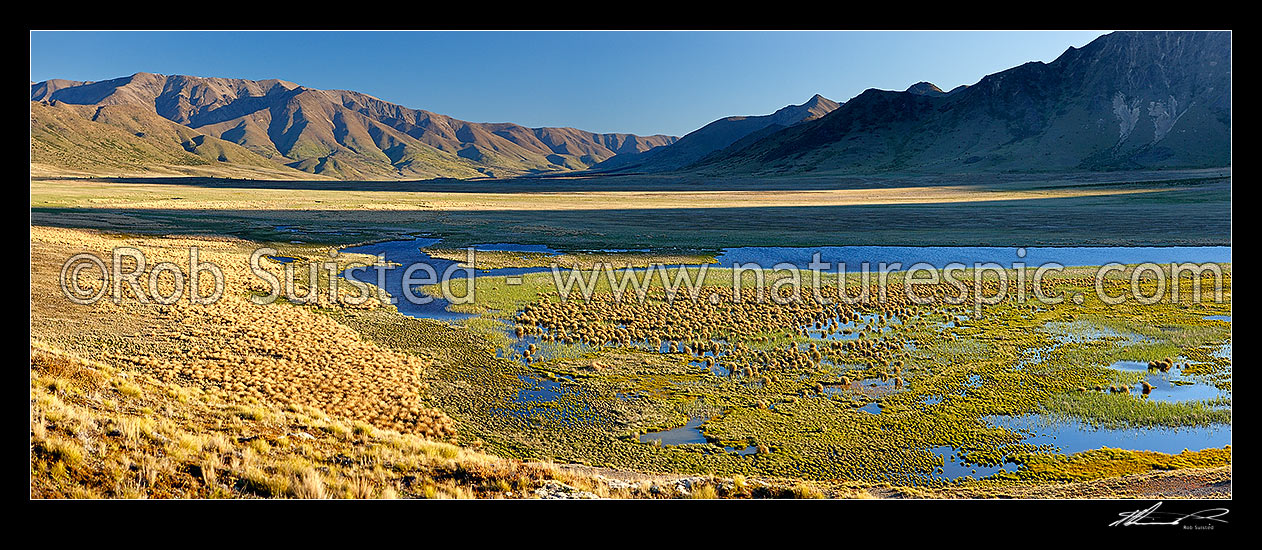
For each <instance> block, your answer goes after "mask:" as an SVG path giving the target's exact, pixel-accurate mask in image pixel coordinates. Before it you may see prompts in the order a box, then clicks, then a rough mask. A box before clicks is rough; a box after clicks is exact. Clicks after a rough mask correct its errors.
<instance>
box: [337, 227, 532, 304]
mask: <svg viewBox="0 0 1262 550" xmlns="http://www.w3.org/2000/svg"><path fill="white" fill-rule="evenodd" d="M438 241H439V239H431V238H425V237H421V238H416V239H412V240H404V241H385V242H379V243H372V244H366V245H361V246H352V247H348V248H344V249H342V252H346V253H351V254H369V255H372V256H377V257H379V258H382V259H384V260H385V261H386V262H390V263H392V264H397V265H390V266H388V267H385V268H382V269H380V271H379V270H378V269H375V268H359V269H356V268H350V269H347V270H346V271H344V272H343V273H342V276H343V277H346V278H353V279H355V280H357V281H360V282H364V283H368V284H371V285H376V286H379V287H381V288H383V289H385V291H386V293H388V294H390V296H391V297H392V299H393V300H394V305H395V306H396V307H398V308H399V313H402V314H404V315H408V316H411V317H420V318H426V319H438V320H442V321H455V320H460V319H468V318H470V317H473V316H474V315H472V314H468V313H457V312H452V311H448V309H447V306H448V305H450V304H449V303H448V301H447V300H445V299H443V298H437V297H433V296H429V295H427V294H425V293H423V292H421V291H420V290H419V288H420V287H422V286H426V285H431V284H435V283H438V282H439V281H441V280H442V279H443V277H444V276H446V277H447V278H449V279H464V278H470V277H478V276H483V277H493V276H512V275H524V274H527V273H539V272H544V271H548V268H546V267H531V268H504V269H488V270H477V273H475V270H473V269H469V268H462V267H460V266H459V262H456V261H452V260H445V259H442V258H434V257H432V256H430V255H429V254H426V253H424V252H422V251H421V249H422V248H424V247H427V246H432V245H434V244H435V243H437V242H438ZM414 265H426V266H429V269H426V268H420V269H416V270H415V271H413V273H411V279H412V281H411V282H412V284H409V285H408V289H406V290H405V289H404V288H403V278H404V277H403V276H404V275H405V274H406V273H407V270H408V269H409V268H411V267H412V266H414ZM474 297H475V298H476V295H475V296H474ZM455 298H457V299H459V298H462V297H461V296H455Z"/></svg>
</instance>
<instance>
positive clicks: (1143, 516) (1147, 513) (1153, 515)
mask: <svg viewBox="0 0 1262 550" xmlns="http://www.w3.org/2000/svg"><path fill="white" fill-rule="evenodd" d="M1160 507H1161V502H1158V503H1156V504H1154V505H1152V506H1151V507H1149V508H1147V509H1144V510H1132V511H1130V512H1122V513H1120V514H1118V515H1119V516H1122V518H1121V519H1119V520H1117V521H1115V522H1113V523H1110V524H1109V527H1119V526H1121V527H1128V526H1131V525H1179V524H1180V522H1182V521H1184V520H1204V521H1216V522H1220V523H1227V520H1225V519H1222V517H1223V516H1225V515H1227V512H1228V510H1227V509H1226V508H1209V509H1206V510H1201V511H1199V512H1193V513H1191V514H1177V513H1172V512H1158V511H1157V509H1158V508H1160Z"/></svg>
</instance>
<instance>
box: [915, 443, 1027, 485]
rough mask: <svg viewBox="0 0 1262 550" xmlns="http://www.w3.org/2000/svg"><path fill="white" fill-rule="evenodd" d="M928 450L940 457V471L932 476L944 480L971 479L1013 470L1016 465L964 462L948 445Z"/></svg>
mask: <svg viewBox="0 0 1262 550" xmlns="http://www.w3.org/2000/svg"><path fill="white" fill-rule="evenodd" d="M929 452H931V453H933V454H935V455H938V456H939V457H941V458H942V472H941V473H938V472H934V473H933V475H932V476H930V477H933V478H937V479H942V480H946V481H955V480H957V479H960V478H964V477H972V478H973V479H982V478H986V477H990V476H993V475H995V474H997V473H999V472H1001V471H1008V472H1015V471H1017V465H1016V464H1011V463H1007V462H1005V463H1003V464H999V465H998V466H982V465H980V464H966V463H965V462H964V460H963V459H961V458H960V457H959V455H958V454H957V453H956V450H955V449H954V448H952V447H950V446H942V447H934V448H932V449H929Z"/></svg>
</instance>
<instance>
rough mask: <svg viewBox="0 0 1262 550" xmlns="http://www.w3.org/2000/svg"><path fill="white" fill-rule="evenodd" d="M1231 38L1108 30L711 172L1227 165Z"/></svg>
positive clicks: (840, 119) (785, 139)
mask: <svg viewBox="0 0 1262 550" xmlns="http://www.w3.org/2000/svg"><path fill="white" fill-rule="evenodd" d="M1230 143H1231V36H1230V34H1229V33H1214V32H1170V33H1162V32H1118V33H1112V34H1109V35H1106V36H1102V37H1100V38H1098V39H1096V40H1094V41H1092V42H1091V43H1090V44H1088V45H1086V46H1084V47H1083V48H1081V49H1075V48H1070V49H1069V50H1068V51H1066V52H1065V53H1064V54H1062V55H1061V56H1060V57H1059V58H1057V59H1056V60H1055V61H1053V62H1051V63H1041V62H1031V63H1026V64H1024V65H1021V66H1019V67H1015V68H1012V69H1009V70H1006V71H1003V72H1000V73H996V74H992V75H989V76H986V77H984V78H982V79H981V81H979V82H978V83H976V84H974V85H972V86H967V87H962V88H957V89H954V90H952V91H951V92H949V93H943V92H942V90H940V89H938V88H937V87H936V86H933V85H931V84H928V83H921V84H917V85H915V86H912V87H911V88H910V89H908V90H907V91H904V92H892V91H882V90H868V91H866V92H864V93H862V94H860V95H859V96H857V97H855V98H853V99H851V100H850V101H847V102H846V103H845V104H844V105H842V106H841V107H839V108H837V109H836V110H834V111H832V112H831V113H829V114H827V115H825V116H823V117H820V118H819V119H817V120H814V121H809V122H804V123H802V124H798V125H795V126H791V127H788V128H785V129H782V130H780V131H777V132H774V133H772V134H770V135H766V136H764V137H762V138H760V139H757V140H755V141H753V142H746V143H738V144H736V145H737V146H729V147H728V148H726V149H724V150H722V151H720V152H718V153H716V154H713V155H710V156H709V157H707V158H706V159H704V160H703V161H702V162H700V163H698V164H696V165H693V166H692V168H694V169H698V170H701V171H703V172H706V173H712V174H725V173H785V172H813V171H844V172H855V173H882V172H935V173H952V172H972V171H1029V172H1038V171H1069V170H1117V169H1150V168H1185V167H1186V168H1192V167H1214V166H1228V165H1230V162H1231V148H1230Z"/></svg>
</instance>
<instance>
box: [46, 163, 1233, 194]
mask: <svg viewBox="0 0 1262 550" xmlns="http://www.w3.org/2000/svg"><path fill="white" fill-rule="evenodd" d="M1228 178H1230V169H1229V168H1221V169H1200V170H1182V171H1178V170H1174V171H1158V172H1087V173H1074V174H952V175H870V176H854V175H811V174H800V175H792V176H759V177H752V176H736V177H733V176H722V177H711V176H705V175H700V174H690V173H676V174H626V175H582V174H577V175H557V176H531V177H520V178H509V179H489V178H488V179H471V180H459V179H451V178H439V179H431V180H405V181H330V180H294V181H291V180H250V179H236V178H213V177H153V178H142V177H118V178H55V177H47V178H37V179H39V180H41V181H61V180H65V181H78V182H82V181H91V182H101V183H118V184H145V185H171V186H185V187H200V188H208V189H225V190H226V189H272V190H276V189H279V190H294V191H356V192H396V193H397V192H431V193H497V194H510V195H511V194H519V193H565V192H592V191H622V192H635V191H658V192H671V191H708V192H712V191H822V190H846V189H861V190H874V191H876V190H882V189H899V188H907V187H937V186H954V187H965V188H969V189H975V190H977V191H999V190H1018V189H1063V188H1067V187H1086V186H1091V187H1100V186H1135V185H1144V186H1153V185H1156V186H1201V185H1204V184H1213V183H1219V182H1222V181H1223V180H1226V179H1228Z"/></svg>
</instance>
